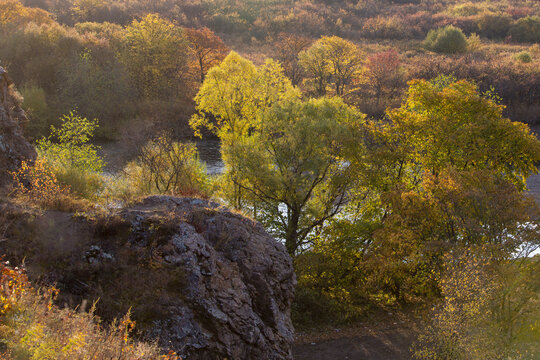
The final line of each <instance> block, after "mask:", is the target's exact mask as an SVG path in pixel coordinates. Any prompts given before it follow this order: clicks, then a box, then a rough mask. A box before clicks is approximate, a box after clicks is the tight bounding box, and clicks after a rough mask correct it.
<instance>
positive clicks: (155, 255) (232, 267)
mask: <svg viewBox="0 0 540 360" xmlns="http://www.w3.org/2000/svg"><path fill="white" fill-rule="evenodd" d="M0 211H2V209H0ZM24 211H28V210H24ZM11 212H12V213H13V210H11ZM15 218H19V219H22V220H15ZM10 221H12V222H15V223H17V222H19V225H18V226H15V225H14V226H12V230H11V231H10V232H9V234H8V241H6V242H5V243H4V245H2V244H0V250H4V251H6V252H7V253H8V254H9V256H10V259H13V260H14V261H17V258H22V257H23V256H24V257H25V259H26V260H25V261H26V265H27V267H28V272H29V274H30V276H31V278H33V279H35V280H41V281H47V282H52V283H55V284H56V285H57V287H59V288H60V291H61V294H63V297H61V298H60V299H59V301H60V303H66V304H71V306H77V305H78V304H81V303H88V302H91V301H94V300H96V299H98V298H99V302H98V304H97V313H98V314H99V315H101V316H102V317H104V318H105V319H108V320H111V319H113V318H114V317H120V316H122V315H123V314H124V313H125V312H127V311H128V309H130V308H131V312H132V316H133V318H134V319H135V320H136V321H137V329H139V330H141V331H142V333H141V336H143V337H144V338H147V339H157V341H158V342H159V343H160V344H161V346H162V347H163V348H164V349H173V350H175V351H177V352H178V354H180V355H181V356H182V357H183V358H185V359H189V360H196V359H205V360H212V359H229V360H233V359H240V360H243V359H268V360H272V359H292V355H291V344H292V341H293V327H292V324H291V319H290V308H291V303H292V300H293V297H294V287H295V284H296V279H295V274H294V271H293V266H292V261H291V258H290V257H289V255H288V254H287V252H286V250H285V248H284V246H283V245H282V244H281V243H279V242H277V241H276V240H275V239H273V238H272V237H271V236H270V235H268V234H267V233H266V231H265V230H264V229H263V227H262V226H261V225H260V224H258V223H257V222H255V221H253V220H251V219H249V218H246V217H244V216H242V215H239V214H237V213H234V212H231V211H229V210H228V209H226V208H224V207H222V206H220V205H218V204H216V203H213V202H209V201H206V200H200V199H191V198H175V197H169V196H152V197H148V198H146V199H145V200H143V201H142V202H140V203H138V204H135V205H132V206H130V207H127V208H123V209H118V210H115V211H113V212H112V213H107V214H106V215H95V216H88V215H85V216H77V217H73V216H72V215H70V214H66V213H59V212H46V213H44V214H41V215H34V216H28V215H22V214H21V215H20V216H18V217H17V216H15V215H13V216H12V219H11V220H10ZM20 221H22V223H21V222H20ZM29 229H32V230H29ZM10 238H11V239H10ZM21 239H22V240H21ZM2 247H4V249H1V248H2ZM17 249H18V250H17Z"/></svg>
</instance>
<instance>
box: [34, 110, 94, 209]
mask: <svg viewBox="0 0 540 360" xmlns="http://www.w3.org/2000/svg"><path fill="white" fill-rule="evenodd" d="M60 121H61V122H62V123H61V125H60V127H58V128H57V127H54V126H52V127H51V136H50V137H49V138H42V139H41V140H39V141H38V142H37V147H38V152H39V153H40V155H41V156H42V157H44V158H45V159H47V161H48V162H49V163H50V165H51V166H52V167H53V170H54V172H55V175H56V177H57V178H58V180H60V181H61V182H62V183H63V184H66V185H69V186H70V187H71V190H72V191H73V192H74V193H75V194H77V195H79V196H82V197H84V198H86V199H92V198H95V197H96V196H97V193H98V191H99V190H100V189H101V188H102V180H101V177H100V174H101V171H102V169H103V165H104V164H103V160H102V159H101V157H99V155H98V154H97V150H98V148H97V147H96V146H95V145H92V144H89V143H88V142H89V141H90V139H91V138H92V136H93V135H94V131H95V129H96V128H97V126H98V125H97V120H88V119H86V118H84V117H81V116H79V115H78V114H77V113H76V112H75V111H71V112H70V113H69V114H67V115H64V116H63V117H62V118H61V119H60Z"/></svg>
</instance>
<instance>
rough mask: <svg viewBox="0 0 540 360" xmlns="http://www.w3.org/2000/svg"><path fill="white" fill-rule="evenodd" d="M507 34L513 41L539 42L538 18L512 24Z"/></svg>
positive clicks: (539, 17) (528, 18) (539, 18)
mask: <svg viewBox="0 0 540 360" xmlns="http://www.w3.org/2000/svg"><path fill="white" fill-rule="evenodd" d="M508 34H509V35H510V37H511V39H512V40H513V41H517V42H532V43H534V42H540V16H528V17H526V18H522V19H519V20H518V21H516V22H515V23H514V24H512V26H511V27H510V31H509V32H508Z"/></svg>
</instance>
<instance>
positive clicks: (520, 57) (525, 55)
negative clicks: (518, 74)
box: [514, 51, 532, 63]
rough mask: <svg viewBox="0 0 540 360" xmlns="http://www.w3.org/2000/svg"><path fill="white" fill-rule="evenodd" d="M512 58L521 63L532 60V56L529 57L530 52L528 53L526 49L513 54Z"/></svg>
mask: <svg viewBox="0 0 540 360" xmlns="http://www.w3.org/2000/svg"><path fill="white" fill-rule="evenodd" d="M514 59H516V60H518V61H521V62H523V63H530V62H532V58H531V54H529V53H528V52H526V51H522V52H520V53H519V54H516V55H515V56H514Z"/></svg>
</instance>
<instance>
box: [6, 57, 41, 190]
mask: <svg viewBox="0 0 540 360" xmlns="http://www.w3.org/2000/svg"><path fill="white" fill-rule="evenodd" d="M20 102H21V101H20V98H19V96H17V92H16V90H15V87H14V85H13V82H12V81H11V79H10V78H9V77H8V74H7V72H6V71H5V70H4V68H2V67H1V66H0V189H1V188H3V187H4V186H5V185H6V184H8V183H10V182H11V179H12V178H11V176H10V174H9V173H10V172H12V171H16V170H17V169H18V168H19V166H20V165H21V162H22V161H24V160H30V161H32V160H35V158H36V151H35V149H34V148H33V147H32V145H30V144H29V143H28V141H26V139H25V138H24V136H23V133H22V128H21V126H22V124H23V123H24V122H25V121H27V118H26V114H25V113H24V111H23V110H22V108H21V103H20Z"/></svg>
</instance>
